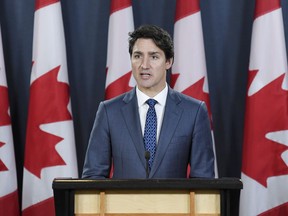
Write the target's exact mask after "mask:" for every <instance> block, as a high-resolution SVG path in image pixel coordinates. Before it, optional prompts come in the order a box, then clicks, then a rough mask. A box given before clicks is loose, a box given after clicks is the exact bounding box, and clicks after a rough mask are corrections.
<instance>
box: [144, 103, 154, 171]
mask: <svg viewBox="0 0 288 216" xmlns="http://www.w3.org/2000/svg"><path fill="white" fill-rule="evenodd" d="M146 103H147V104H148V105H149V109H148V111H147V116H146V123H145V129H144V145H145V150H146V151H149V152H150V159H149V162H148V163H149V168H150V169H151V167H152V163H153V160H154V157H155V152H156V133H157V116H156V111H155V108H154V106H155V104H156V103H157V101H156V100H154V99H149V100H147V101H146Z"/></svg>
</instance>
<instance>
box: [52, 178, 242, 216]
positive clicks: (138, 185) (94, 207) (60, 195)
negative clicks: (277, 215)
mask: <svg viewBox="0 0 288 216" xmlns="http://www.w3.org/2000/svg"><path fill="white" fill-rule="evenodd" d="M242 187H243V185H242V182H241V180H239V179H236V178H220V179H199V178H195V179H129V180H113V179H106V180H86V179H55V180H54V181H53V190H54V201H55V210H56V215H57V216H72V215H73V216H132V215H135V216H148V215H149V216H218V215H221V216H229V215H230V192H231V190H240V189H242Z"/></svg>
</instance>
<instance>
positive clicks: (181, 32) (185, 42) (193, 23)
mask: <svg viewBox="0 0 288 216" xmlns="http://www.w3.org/2000/svg"><path fill="white" fill-rule="evenodd" d="M174 52H175V59H174V64H173V67H172V75H171V87H172V88H174V89H175V90H177V91H180V92H182V93H184V94H186V95H189V96H191V97H194V98H196V99H199V100H202V101H205V103H206V106H207V108H208V111H209V114H210V117H211V122H212V114H211V109H210V99H209V87H208V77H207V69H206V58H205V50H204V40H203V31H202V21H201V12H200V2H199V0H177V2H176V15H175V25H174ZM211 133H212V135H213V131H212V132H211ZM213 143H214V142H213ZM213 147H214V152H215V145H214V146H213ZM215 176H216V177H218V171H217V162H216V154H215Z"/></svg>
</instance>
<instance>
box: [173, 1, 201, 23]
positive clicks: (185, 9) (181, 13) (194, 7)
mask: <svg viewBox="0 0 288 216" xmlns="http://www.w3.org/2000/svg"><path fill="white" fill-rule="evenodd" d="M176 8H177V9H176V14H175V22H176V21H178V20H180V19H182V18H184V17H186V16H189V15H191V14H194V13H197V12H198V11H200V3H199V0H192V1H187V0H178V1H177V3H176Z"/></svg>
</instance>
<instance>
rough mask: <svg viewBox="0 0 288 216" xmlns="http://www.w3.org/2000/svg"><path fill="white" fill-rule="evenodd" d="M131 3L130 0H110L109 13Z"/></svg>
mask: <svg viewBox="0 0 288 216" xmlns="http://www.w3.org/2000/svg"><path fill="white" fill-rule="evenodd" d="M131 5H132V3H131V0H112V1H111V9H110V14H112V13H114V12H116V11H119V10H122V9H124V8H127V7H130V6H131Z"/></svg>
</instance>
